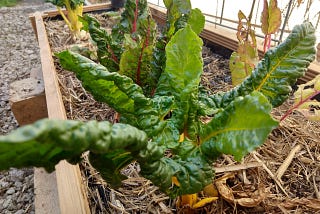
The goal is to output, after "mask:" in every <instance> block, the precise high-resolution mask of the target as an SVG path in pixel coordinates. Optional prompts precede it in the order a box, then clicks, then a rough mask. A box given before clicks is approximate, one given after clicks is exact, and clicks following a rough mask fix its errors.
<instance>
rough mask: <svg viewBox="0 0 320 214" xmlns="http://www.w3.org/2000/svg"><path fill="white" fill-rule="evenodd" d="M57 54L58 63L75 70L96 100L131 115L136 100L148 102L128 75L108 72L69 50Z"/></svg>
mask: <svg viewBox="0 0 320 214" xmlns="http://www.w3.org/2000/svg"><path fill="white" fill-rule="evenodd" d="M57 56H58V57H59V60H60V64H61V65H62V66H63V67H64V68H65V69H67V70H72V71H73V72H75V73H76V75H77V77H78V78H79V79H80V80H81V81H82V84H83V86H84V87H85V88H86V89H87V90H88V91H90V92H91V93H92V95H93V96H94V97H95V99H96V100H98V101H102V102H106V103H108V104H109V105H110V106H111V107H112V108H114V109H115V110H116V111H119V112H121V113H122V114H125V115H126V114H129V115H130V114H131V115H132V114H135V111H136V107H135V102H137V100H140V101H141V100H142V101H144V102H145V103H146V104H147V103H148V102H149V101H148V99H147V98H146V97H145V96H144V95H143V92H142V89H141V88H140V87H139V86H138V85H136V84H134V83H133V81H132V80H131V79H130V78H129V77H126V76H122V75H120V74H118V73H116V72H113V73H110V72H109V71H108V70H107V69H106V68H105V67H104V66H102V65H100V64H97V63H95V62H93V61H91V60H89V59H88V58H86V57H83V56H81V55H79V54H76V53H73V52H70V51H63V52H61V53H58V54H57ZM142 101H141V102H142Z"/></svg>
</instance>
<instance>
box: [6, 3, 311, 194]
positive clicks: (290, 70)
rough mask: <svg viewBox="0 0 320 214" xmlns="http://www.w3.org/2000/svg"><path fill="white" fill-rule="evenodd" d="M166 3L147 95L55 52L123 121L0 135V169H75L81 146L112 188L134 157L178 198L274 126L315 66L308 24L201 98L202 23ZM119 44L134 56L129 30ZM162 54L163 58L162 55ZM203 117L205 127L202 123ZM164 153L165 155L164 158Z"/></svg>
mask: <svg viewBox="0 0 320 214" xmlns="http://www.w3.org/2000/svg"><path fill="white" fill-rule="evenodd" d="M178 3H181V7H180V6H179V4H178ZM129 4H130V1H129ZM165 4H166V5H167V6H168V8H169V9H170V10H171V11H169V20H168V23H169V24H168V29H169V30H168V31H167V34H166V35H165V36H163V37H162V39H161V40H159V42H158V43H157V45H160V44H161V45H160V46H157V47H158V48H159V49H156V50H157V51H156V53H157V54H160V55H162V56H164V57H162V56H160V55H158V56H159V58H158V60H160V61H161V63H165V64H161V63H160V64H157V62H156V61H153V63H154V64H157V66H158V68H161V69H162V71H161V74H160V75H159V80H158V81H157V85H156V86H155V87H156V88H155V93H154V95H153V96H148V95H146V93H145V91H144V90H143V86H140V85H139V83H138V82H136V81H135V80H133V79H134V77H132V76H130V73H131V71H130V72H129V75H128V76H129V77H128V76H126V75H127V74H126V73H125V71H123V72H120V73H118V72H112V71H109V68H106V67H105V66H104V65H102V64H98V63H96V62H93V61H91V60H90V59H88V58H86V57H84V56H81V55H79V54H77V53H73V52H71V51H63V52H61V53H59V54H57V55H56V56H57V57H58V58H59V60H60V64H61V66H62V67H64V68H65V69H67V70H70V71H73V72H74V73H76V75H77V77H78V78H79V79H80V80H81V81H82V83H83V86H84V87H85V88H86V89H87V90H88V91H89V92H91V93H92V95H93V96H94V97H95V98H96V99H97V100H99V101H103V102H106V103H107V104H108V105H109V106H111V107H112V108H114V109H115V110H116V111H118V112H119V113H120V114H121V120H120V122H121V124H115V125H111V124H109V123H108V122H99V123H98V122H95V121H90V122H87V123H84V122H76V121H50V120H43V121H40V122H37V123H35V124H34V125H31V126H27V127H23V128H21V129H19V130H18V131H16V132H13V133H12V134H10V135H8V136H4V137H0V169H7V168H9V167H11V166H12V167H23V166H30V165H34V166H44V167H46V169H48V170H53V167H54V165H55V164H56V163H58V161H59V160H63V159H67V160H68V161H70V162H71V163H74V162H76V161H79V158H80V156H81V153H82V152H84V151H87V150H89V151H90V161H91V163H92V165H93V166H94V167H96V168H97V169H98V170H99V171H100V172H101V175H102V176H103V177H104V178H105V179H106V181H107V182H109V183H110V184H112V185H114V186H119V185H120V184H121V180H122V179H125V176H123V175H121V173H120V169H121V168H123V167H124V166H126V165H127V164H128V163H130V162H131V161H132V160H137V161H138V162H139V164H140V167H141V172H140V173H141V175H142V176H144V177H146V178H148V179H150V180H151V181H152V182H153V183H154V184H155V185H157V186H159V188H160V190H162V191H163V192H165V193H167V194H168V195H170V196H171V197H176V196H177V195H182V194H191V193H196V192H199V191H201V190H202V189H203V188H204V187H205V186H207V185H208V184H210V183H211V182H212V179H213V177H214V172H213V169H212V163H213V161H214V160H215V159H216V158H217V157H218V156H219V155H220V154H223V153H225V154H231V155H234V157H235V159H236V160H241V158H242V157H243V156H244V155H246V154H247V153H248V152H250V151H252V150H254V149H255V148H257V147H258V146H259V145H261V144H262V143H263V142H264V141H265V140H266V138H267V136H268V134H269V133H270V132H271V130H272V129H273V128H275V127H276V126H277V125H278V122H277V121H275V120H274V119H273V118H272V117H271V115H270V112H271V110H272V107H273V106H277V105H280V104H281V103H282V102H284V100H285V99H286V97H287V96H288V94H289V93H290V90H289V89H290V85H291V84H292V83H293V82H294V81H295V80H296V79H297V78H299V77H300V76H302V75H303V72H304V70H305V69H306V67H307V66H308V65H309V63H310V62H311V61H312V60H313V57H314V43H315V37H314V29H313V27H312V26H311V25H310V24H309V23H304V24H302V25H300V26H297V27H295V28H294V31H293V33H292V34H291V35H290V36H289V38H288V39H287V40H286V41H285V42H284V43H283V44H282V45H280V46H279V47H276V48H275V49H273V50H271V51H269V52H268V53H267V54H266V55H265V57H264V59H263V60H262V61H261V62H260V63H259V65H258V66H257V69H256V70H255V71H254V72H253V73H252V74H251V76H249V78H248V79H246V80H245V81H244V83H242V84H241V85H240V86H237V87H236V88H235V89H233V90H231V91H229V92H226V93H222V94H221V93H219V94H215V95H211V96H209V95H208V94H207V93H206V91H203V90H200V86H199V83H200V77H201V74H202V66H203V61H202V58H201V48H202V40H201V39H200V38H199V37H198V35H197V34H198V33H199V32H200V29H201V27H199V26H200V25H198V23H196V21H195V20H196V19H195V18H190V19H185V17H184V16H185V15H186V16H188V17H193V16H194V14H198V11H196V10H191V8H190V7H191V6H190V7H189V3H188V1H183V2H182V1H172V0H171V1H169V0H168V1H165ZM192 11H194V12H192ZM192 13H194V14H192ZM177 14H178V15H177ZM179 14H180V15H181V14H184V15H183V16H180V15H179ZM129 15H130V14H128V16H129ZM85 19H86V21H87V24H85V27H87V28H88V29H89V31H90V29H91V31H92V32H93V34H92V33H91V34H92V35H98V36H96V37H97V38H96V41H98V42H99V40H98V37H99V39H102V40H103V39H105V38H107V37H109V35H107V34H106V33H105V32H102V31H101V29H100V28H99V26H98V23H97V22H95V21H94V20H92V19H91V18H85ZM183 20H184V22H185V23H184V24H183ZM177 22H179V23H177ZM88 23H89V24H88ZM127 24H128V23H127ZM128 26H129V24H128ZM128 26H122V27H124V28H125V27H128ZM129 28H131V27H130V26H129V27H128V29H129ZM125 29H126V28H125ZM123 38H124V41H125V42H124V46H120V47H121V49H119V50H123V53H122V54H121V57H123V58H128V59H130V58H135V57H136V56H135V55H134V54H132V55H130V54H129V53H126V54H128V55H130V56H126V54H125V51H126V50H129V49H126V48H127V47H130V46H131V45H132V46H134V45H139V44H141V43H137V41H138V40H137V41H136V40H134V39H133V38H135V37H133V35H132V33H131V34H124V37H123ZM112 41H115V39H112ZM141 41H143V40H141ZM144 41H145V40H144ZM98 42H97V43H98ZM103 42H105V41H103ZM143 43H144V42H143ZM186 44H188V45H187V46H186ZM98 47H99V44H98ZM101 47H102V46H101ZM135 47H140V50H144V49H145V48H146V47H143V46H135ZM122 48H124V49H122ZM130 48H132V47H130ZM162 48H165V52H164V53H161V52H160V49H162ZM148 51H150V50H148ZM140 53H141V52H140ZM149 56H150V55H149ZM154 56H155V55H154ZM100 57H101V56H100ZM147 59H148V58H147ZM121 60H122V59H121ZM141 62H143V60H142V61H141ZM131 63H132V64H134V61H132V62H131ZM120 65H121V63H120ZM127 65H128V64H126V65H123V66H127ZM130 66H131V64H130ZM134 66H135V65H132V67H134ZM140 68H143V69H146V68H145V67H144V66H141V67H140ZM127 69H128V70H130V68H129V67H128V68H126V70H127ZM120 71H121V68H120ZM202 116H206V117H207V118H210V121H209V122H207V123H203V122H202V120H201V119H202ZM168 151H170V157H167V156H165V153H166V152H168ZM34 157H37V158H34ZM172 179H176V180H177V182H178V183H177V182H175V183H173V182H172Z"/></svg>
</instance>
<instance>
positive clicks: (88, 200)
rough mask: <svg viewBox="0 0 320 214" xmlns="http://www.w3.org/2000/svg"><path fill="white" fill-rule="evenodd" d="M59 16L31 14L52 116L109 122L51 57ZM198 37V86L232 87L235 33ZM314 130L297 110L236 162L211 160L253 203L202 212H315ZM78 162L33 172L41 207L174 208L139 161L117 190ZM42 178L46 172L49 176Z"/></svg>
mask: <svg viewBox="0 0 320 214" xmlns="http://www.w3.org/2000/svg"><path fill="white" fill-rule="evenodd" d="M150 7H151V11H152V13H153V16H154V18H155V19H156V20H157V21H158V22H159V23H160V24H161V23H163V22H164V20H165V12H164V11H163V9H162V8H159V7H157V6H154V5H150ZM103 10H110V4H101V5H94V6H89V7H86V8H85V11H100V12H102V11H103ZM102 13H103V12H102ZM57 15H58V13H57V12H56V11H51V12H45V13H43V14H40V13H36V14H34V16H31V21H32V23H33V27H34V29H35V32H36V34H37V38H38V42H39V46H40V54H41V63H42V70H43V78H44V82H45V91H46V97H47V99H46V101H47V107H48V116H49V118H54V119H66V118H68V119H74V120H82V121H85V120H91V119H95V120H109V121H113V119H114V118H113V117H114V111H113V110H111V109H110V108H109V107H108V106H107V105H106V104H103V103H99V102H96V101H95V100H94V99H93V98H92V96H91V95H90V94H88V93H87V92H86V91H85V90H84V89H83V88H82V86H81V83H80V81H78V80H77V79H76V78H75V76H74V75H73V74H72V73H71V72H68V71H65V70H63V69H62V68H60V66H59V63H58V62H57V61H56V60H53V59H52V52H58V51H61V50H63V49H65V48H66V47H67V46H68V45H70V44H72V40H71V38H70V35H69V33H68V30H67V29H65V30H64V31H63V30H61V27H63V26H64V23H63V21H62V20H60V19H59V18H57ZM97 17H98V19H99V21H100V22H101V23H102V25H103V26H106V27H107V25H108V18H106V16H97ZM109 27H110V26H109ZM47 35H48V37H49V39H48V38H47ZM201 36H202V37H203V38H204V41H205V45H206V47H204V49H203V58H204V74H203V76H202V85H204V86H205V87H207V88H210V90H211V91H212V93H215V92H217V91H226V90H228V89H230V88H231V87H232V86H231V78H230V73H229V69H228V63H229V62H228V59H227V57H228V56H229V55H230V53H231V50H234V49H236V48H237V41H236V40H234V38H235V37H234V36H230V33H228V34H226V33H225V32H224V31H223V29H219V28H216V27H215V26H211V25H209V24H208V25H207V26H206V28H205V30H204V31H203V32H202V34H201ZM49 44H50V45H49ZM217 44H218V45H217ZM217 53H219V54H217ZM222 55H223V56H222ZM312 66H313V67H312ZM317 66H318V65H316V64H313V65H311V66H310V67H311V69H310V67H309V72H308V74H307V76H306V77H304V78H307V79H301V80H300V81H306V80H308V78H311V79H312V78H313V77H314V76H315V75H316V74H317V73H319V71H320V69H318V67H317ZM56 73H57V75H56ZM59 88H60V89H59ZM60 91H61V92H60ZM292 102H293V101H292V100H288V101H287V102H286V103H285V104H283V105H282V106H280V107H279V108H276V109H275V110H274V111H273V116H274V117H275V118H276V119H279V118H281V116H282V115H283V114H285V112H286V111H287V110H288V109H289V107H290V105H292ZM319 130H320V124H319V122H310V121H307V120H306V119H304V117H303V116H302V115H300V114H299V113H294V114H292V115H291V116H289V117H288V118H287V119H286V120H285V121H283V122H281V124H280V125H279V127H278V128H277V129H275V130H274V131H273V132H272V133H271V134H270V136H269V138H268V140H267V142H265V143H264V144H263V146H261V147H260V148H259V149H257V150H256V151H255V152H252V153H251V154H249V155H247V156H246V157H245V158H244V159H243V161H242V162H241V163H236V162H235V161H234V160H233V158H232V157H231V156H226V155H224V156H222V157H221V158H220V159H218V161H216V162H215V164H214V166H213V167H214V168H215V169H216V178H221V177H224V176H226V177H228V178H229V179H228V182H227V184H226V186H228V188H229V189H230V190H232V192H233V194H234V196H235V197H237V198H248V204H251V205H252V207H244V206H239V205H237V206H234V205H233V204H230V202H227V200H225V199H223V197H220V198H219V199H218V200H217V201H215V202H214V203H212V204H210V205H208V206H205V207H204V208H202V209H200V210H199V212H203V213H232V212H237V213H248V212H261V213H266V212H267V213H279V212H291V211H295V212H298V213H301V212H307V213H313V212H316V211H319V210H320V205H319V204H320V194H319V191H320V190H319V186H320V170H319V167H320V164H319V163H320V147H319V139H320V133H319ZM292 151H295V153H294V157H295V158H294V159H293V161H292V162H290V166H289V168H288V169H287V170H286V171H285V172H284V174H283V175H282V176H281V178H279V177H277V175H279V174H278V169H279V167H280V166H282V165H283V163H284V162H285V159H286V157H287V156H288V154H289V153H290V152H291V153H292ZM80 168H81V171H80V170H79V167H78V166H72V165H70V164H68V163H67V162H65V161H63V162H61V163H59V164H58V165H57V167H56V180H55V178H54V179H53V181H52V182H41V179H43V178H42V177H41V176H43V175H46V174H45V173H44V172H43V171H41V172H39V173H38V175H37V173H36V174H35V176H38V180H40V182H39V184H38V186H36V188H37V187H39V188H40V189H41V188H43V189H44V186H42V187H41V186H39V185H47V188H48V189H49V190H50V191H51V193H52V194H51V195H50V194H47V195H46V198H39V197H37V196H36V200H40V201H41V202H40V205H42V206H45V204H46V203H51V204H52V200H55V201H59V204H56V205H55V206H57V207H56V209H60V210H61V213H90V212H91V213H174V212H176V211H177V210H176V208H175V201H174V200H171V199H169V197H167V196H166V195H165V194H163V193H161V192H160V191H159V190H158V189H157V187H155V186H153V185H152V183H151V182H150V181H148V180H146V179H144V178H141V177H139V175H138V170H139V166H138V165H137V164H135V163H133V164H131V165H130V166H129V167H127V168H126V169H124V174H126V175H127V176H128V177H129V179H127V180H125V181H124V182H123V186H122V187H121V188H119V189H118V190H113V189H111V188H109V187H108V185H107V184H106V183H105V182H104V181H103V180H102V179H101V178H100V177H99V175H98V173H97V172H96V171H95V170H94V169H93V168H92V167H91V166H90V164H89V162H88V161H87V160H86V155H84V161H83V163H82V164H81V165H80ZM46 176H49V177H50V175H46ZM51 178H52V177H51ZM36 179H37V178H35V180H36ZM45 179H48V178H45ZM56 185H57V186H56ZM56 191H57V192H56ZM250 198H251V199H252V200H251V201H250V200H249V199H250ZM253 205H254V206H253ZM39 209H42V208H41V207H39V206H38V207H37V206H36V211H37V210H39ZM50 209H54V208H50ZM47 213H49V212H47ZM50 213H51V212H50Z"/></svg>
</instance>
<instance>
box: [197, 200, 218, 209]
mask: <svg viewBox="0 0 320 214" xmlns="http://www.w3.org/2000/svg"><path fill="white" fill-rule="evenodd" d="M216 200H218V197H210V198H204V199H202V200H200V201H199V202H197V203H196V204H195V205H193V206H192V208H193V209H198V208H201V207H204V206H206V205H208V204H210V203H212V202H214V201H216Z"/></svg>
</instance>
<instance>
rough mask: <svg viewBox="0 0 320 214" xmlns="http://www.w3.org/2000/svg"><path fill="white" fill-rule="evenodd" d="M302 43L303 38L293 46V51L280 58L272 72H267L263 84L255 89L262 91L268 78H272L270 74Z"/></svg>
mask: <svg viewBox="0 0 320 214" xmlns="http://www.w3.org/2000/svg"><path fill="white" fill-rule="evenodd" d="M303 40H305V37H304V38H303ZM300 43H301V40H300V42H299V43H298V44H297V45H296V46H295V47H294V48H293V49H291V51H289V52H288V53H286V54H285V55H284V56H283V57H281V60H279V62H278V63H277V64H276V65H275V66H273V68H272V69H270V72H268V73H267V75H266V76H265V78H263V80H262V81H261V84H260V85H259V86H258V87H257V88H256V89H254V91H260V90H261V89H262V87H263V86H264V84H265V83H266V82H267V81H268V79H269V78H270V76H271V75H272V73H273V72H274V71H275V70H276V69H277V67H279V65H280V64H281V63H282V62H283V61H285V59H286V58H287V56H288V55H289V54H291V53H292V52H294V51H295V50H296V49H298V47H299V44H300Z"/></svg>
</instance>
